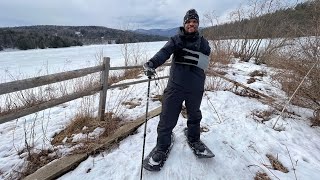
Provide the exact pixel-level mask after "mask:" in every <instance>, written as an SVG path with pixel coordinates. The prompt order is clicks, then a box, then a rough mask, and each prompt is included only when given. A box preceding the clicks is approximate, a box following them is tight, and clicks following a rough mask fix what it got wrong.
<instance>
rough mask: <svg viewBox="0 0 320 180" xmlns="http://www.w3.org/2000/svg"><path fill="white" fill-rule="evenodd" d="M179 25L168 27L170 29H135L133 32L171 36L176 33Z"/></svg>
mask: <svg viewBox="0 0 320 180" xmlns="http://www.w3.org/2000/svg"><path fill="white" fill-rule="evenodd" d="M178 29H179V27H176V28H170V29H149V30H146V29H137V30H135V31H133V32H136V33H140V34H146V35H158V36H164V37H171V36H174V35H176V34H177V32H178Z"/></svg>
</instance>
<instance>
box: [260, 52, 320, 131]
mask: <svg viewBox="0 0 320 180" xmlns="http://www.w3.org/2000/svg"><path fill="white" fill-rule="evenodd" d="M292 54H293V52H292ZM266 62H267V64H268V65H269V66H273V67H276V68H277V69H279V70H277V72H276V74H274V75H272V76H271V77H272V79H273V80H274V81H275V82H279V83H280V84H281V88H282V90H283V91H285V92H286V93H287V95H288V97H291V96H292V95H293V93H294V92H295V91H296V90H297V88H298V87H299V85H300V83H301V82H303V83H302V84H301V86H300V87H299V89H298V90H297V92H296V94H295V95H294V96H293V98H292V100H291V102H290V103H292V104H294V105H297V106H301V107H306V108H310V109H313V110H314V111H316V110H317V109H319V108H320V94H319V89H320V79H319V77H320V65H319V64H318V65H316V66H314V67H313V65H314V64H315V62H316V60H315V59H314V58H312V57H308V56H302V57H301V56H300V57H297V56H293V55H292V56H291V55H290V54H273V56H271V55H270V56H269V57H268V59H267V60H266ZM311 67H313V69H312V71H311V72H310V74H309V75H308V77H306V79H304V78H305V76H306V74H307V72H308V71H309V70H310V69H311ZM315 117H316V116H315ZM315 121H317V118H315V119H312V122H313V123H312V124H315V125H318V123H314V122H315Z"/></svg>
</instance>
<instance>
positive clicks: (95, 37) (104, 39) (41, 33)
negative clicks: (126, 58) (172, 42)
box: [0, 25, 167, 50]
mask: <svg viewBox="0 0 320 180" xmlns="http://www.w3.org/2000/svg"><path fill="white" fill-rule="evenodd" d="M163 40H167V38H166V37H162V36H158V35H146V34H140V33H135V32H132V31H123V30H117V29H111V28H107V27H100V26H51V25H41V26H22V27H7V28H0V50H2V49H4V48H18V49H22V50H26V49H35V48H41V49H44V48H59V47H69V46H82V45H86V44H105V43H118V44H119V43H133V42H150V41H163Z"/></svg>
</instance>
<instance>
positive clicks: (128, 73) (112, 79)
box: [108, 68, 142, 86]
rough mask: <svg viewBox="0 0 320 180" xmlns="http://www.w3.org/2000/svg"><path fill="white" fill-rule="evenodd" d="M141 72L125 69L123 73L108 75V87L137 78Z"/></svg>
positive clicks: (138, 69) (139, 70) (137, 69)
mask: <svg viewBox="0 0 320 180" xmlns="http://www.w3.org/2000/svg"><path fill="white" fill-rule="evenodd" d="M141 72H142V70H141V69H140V68H135V69H127V70H125V71H124V73H120V74H116V73H114V74H110V76H109V79H108V85H109V86H110V85H112V84H114V83H118V82H120V81H122V80H125V79H135V78H137V77H139V75H140V74H141Z"/></svg>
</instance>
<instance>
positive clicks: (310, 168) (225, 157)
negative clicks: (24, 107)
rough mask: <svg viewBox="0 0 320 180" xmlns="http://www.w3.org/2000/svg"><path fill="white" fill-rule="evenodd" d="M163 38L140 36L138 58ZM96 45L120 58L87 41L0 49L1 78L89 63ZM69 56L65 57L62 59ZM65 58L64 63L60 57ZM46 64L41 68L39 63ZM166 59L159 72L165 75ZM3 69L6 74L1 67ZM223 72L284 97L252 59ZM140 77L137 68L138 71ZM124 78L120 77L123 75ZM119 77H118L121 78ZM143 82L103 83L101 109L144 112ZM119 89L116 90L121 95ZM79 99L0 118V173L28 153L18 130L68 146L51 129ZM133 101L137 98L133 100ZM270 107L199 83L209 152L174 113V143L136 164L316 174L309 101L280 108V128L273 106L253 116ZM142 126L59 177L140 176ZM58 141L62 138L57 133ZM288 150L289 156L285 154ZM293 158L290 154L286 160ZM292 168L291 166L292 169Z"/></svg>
mask: <svg viewBox="0 0 320 180" xmlns="http://www.w3.org/2000/svg"><path fill="white" fill-rule="evenodd" d="M164 43H165V42H154V43H144V44H140V45H141V46H140V47H143V49H144V50H145V55H144V56H143V57H144V58H142V59H143V60H142V61H145V59H148V58H150V57H151V56H152V55H153V54H154V53H155V52H156V51H157V50H159V49H160V48H161V47H162V46H163V45H164ZM99 51H103V55H104V56H109V57H111V66H122V65H123V57H122V54H121V45H92V46H83V47H71V48H63V49H45V50H28V51H10V52H1V53H0V64H1V67H0V83H1V82H8V81H12V80H13V79H12V78H11V77H12V76H13V77H17V76H20V75H21V74H23V77H24V76H34V75H35V74H34V73H36V74H39V72H40V74H41V73H46V71H48V72H49V73H54V72H61V71H62V70H65V69H67V70H69V69H78V68H82V67H88V66H89V65H95V63H96V60H95V57H96V54H97V53H99ZM67 61H68V62H67ZM66 62H67V63H66ZM44 67H46V68H48V70H43V68H44ZM254 70H260V71H266V74H267V75H266V76H264V77H258V79H259V80H258V81H256V82H254V83H252V84H246V82H247V80H248V79H249V78H250V76H249V74H250V73H251V72H253V71H254ZM168 71H169V68H168V67H166V68H164V69H163V70H162V71H160V72H158V74H159V76H163V75H167V74H168ZM8 72H10V74H12V76H11V75H8ZM227 73H228V74H227V75H226V76H227V77H228V78H230V79H233V80H236V81H239V82H241V83H243V84H246V85H247V86H249V87H251V88H253V89H255V90H258V91H259V92H262V93H265V94H267V95H270V96H271V95H272V96H273V97H276V98H279V99H286V98H287V97H286V96H285V93H284V92H283V91H281V90H280V89H279V88H278V87H275V86H274V85H273V82H272V79H271V78H270V75H271V73H272V69H270V68H268V67H266V66H261V65H260V66H258V65H254V64H253V63H252V62H239V61H238V60H235V61H234V63H233V64H230V65H229V67H228V70H227ZM138 79H139V80H141V79H146V78H145V77H144V76H143V75H141V76H140V77H139V78H138ZM129 81H132V80H125V81H122V82H129ZM122 82H119V83H122ZM165 84H166V80H160V81H157V83H155V82H154V81H153V82H151V88H150V90H151V96H155V95H157V94H161V93H162V91H163V89H164V87H165ZM146 93H147V88H146V83H143V84H137V85H134V86H130V87H129V88H127V89H125V90H122V91H121V90H120V89H119V88H116V89H113V90H109V91H108V97H107V101H108V106H107V108H108V110H115V109H116V110H117V112H118V113H119V114H121V116H122V117H125V119H126V120H128V121H130V120H134V119H135V118H137V117H140V116H141V115H143V114H144V113H145V109H146V106H145V105H146ZM121 97H123V98H121ZM84 99H85V98H83V99H78V100H75V101H72V102H69V103H65V104H63V105H59V106H57V107H54V108H51V109H48V110H45V111H41V112H39V113H37V114H33V115H29V116H26V117H23V118H20V119H18V120H15V121H11V122H7V123H4V124H0V136H1V140H0V179H10V178H11V177H12V176H13V174H14V172H15V171H21V170H22V168H23V166H24V161H25V158H26V156H27V153H26V152H21V151H22V150H23V149H24V146H25V144H24V142H25V132H27V138H28V139H27V141H28V142H29V143H31V144H33V146H34V147H35V148H36V149H38V150H41V149H44V148H47V149H55V150H57V152H58V153H59V154H63V155H65V154H68V153H69V152H70V151H72V150H73V149H74V148H76V147H78V146H81V144H79V145H77V146H73V147H66V146H59V147H52V145H51V143H50V141H51V140H52V137H53V136H54V135H55V134H56V133H58V132H60V131H62V130H63V129H64V128H65V127H66V126H67V125H68V123H70V121H71V119H72V117H73V116H74V115H75V114H76V113H77V112H78V108H79V106H80V105H81V103H82V100H84ZM93 99H94V103H93V109H94V113H95V114H97V104H98V95H95V96H93ZM119 99H125V101H130V102H137V104H138V105H137V106H136V107H135V108H132V109H129V108H128V107H127V106H126V105H121V102H119ZM138 102H139V103H138ZM160 105H161V104H160V102H159V101H150V102H149V110H152V109H155V108H157V107H159V106H160ZM117 107H119V108H117ZM270 109H271V108H270V107H269V106H268V105H266V104H263V103H261V102H260V101H258V100H257V99H254V98H249V97H242V96H238V95H236V94H234V93H232V92H229V91H224V90H223V89H221V90H217V91H214V92H211V91H206V92H205V94H204V96H203V101H202V104H201V110H202V115H203V119H202V121H201V126H202V127H203V128H206V129H208V132H202V133H201V139H202V140H203V142H205V143H206V145H207V146H208V147H209V148H210V149H211V150H212V151H213V153H215V155H216V156H215V157H214V158H212V159H197V158H196V157H195V156H194V154H193V153H192V151H191V149H190V148H189V146H188V144H187V142H186V138H185V136H184V133H183V129H184V128H185V127H186V122H187V120H186V119H185V118H184V117H183V116H180V117H179V120H178V123H177V126H176V127H175V129H174V133H175V144H174V146H173V148H172V151H171V153H170V155H169V157H168V159H167V161H166V163H165V165H164V167H163V168H162V170H161V171H160V172H149V171H146V170H144V171H143V179H159V180H160V179H161V180H162V179H181V180H182V179H201V180H202V179H208V180H211V179H227V180H229V179H253V178H254V177H255V174H256V173H257V172H258V171H261V172H262V171H263V172H265V173H267V174H268V176H269V177H270V178H271V179H295V174H296V176H297V179H303V180H316V179H319V177H320V171H319V169H320V156H319V154H320V128H319V127H314V128H311V127H310V122H309V120H307V118H309V117H311V116H312V111H311V110H310V109H305V108H301V107H297V106H293V105H292V106H290V107H289V110H291V111H294V112H295V113H296V114H298V115H299V116H293V115H292V116H284V117H281V118H280V119H279V121H278V123H277V127H278V128H280V129H282V130H283V131H275V130H274V129H272V127H273V125H274V123H275V121H276V120H277V119H278V115H277V114H272V115H271V119H270V120H269V121H267V122H265V123H264V124H262V123H260V122H257V121H256V120H255V117H254V113H253V112H255V111H268V110H270ZM158 122H159V117H154V118H152V119H150V120H149V121H148V123H147V136H146V147H145V156H147V154H148V153H149V152H150V151H151V150H152V148H153V147H154V146H155V143H156V137H157V133H156V129H157V124H158ZM143 130H144V126H141V127H140V128H139V129H138V130H137V132H136V133H135V134H134V135H131V136H129V137H127V138H126V139H124V140H122V141H121V142H120V143H119V145H118V146H117V147H115V148H113V149H111V150H108V151H105V152H101V153H100V154H98V155H96V156H90V157H89V158H88V159H87V160H85V161H83V162H82V163H81V164H80V165H79V166H78V167H77V168H76V169H74V170H73V171H71V172H69V173H67V174H65V175H63V176H62V177H60V178H59V179H60V180H69V179H77V178H79V177H81V179H92V180H94V179H97V180H98V179H139V177H140V166H141V154H142V143H143ZM103 131H104V129H103V128H97V129H95V130H94V131H92V132H90V133H89V134H81V133H80V134H74V135H73V141H74V142H76V141H80V140H81V139H83V138H88V137H89V138H93V137H97V136H98V135H99V134H101V133H103ZM63 141H66V139H64V140H63ZM266 154H272V155H273V156H275V157H278V159H279V160H280V162H281V163H283V165H284V166H285V167H287V168H288V170H289V172H288V173H282V172H280V171H277V170H272V169H271V168H268V167H269V166H270V162H269V160H268V158H267V157H266ZM290 157H291V158H290ZM291 159H292V161H291ZM293 169H295V171H294V170H293Z"/></svg>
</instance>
